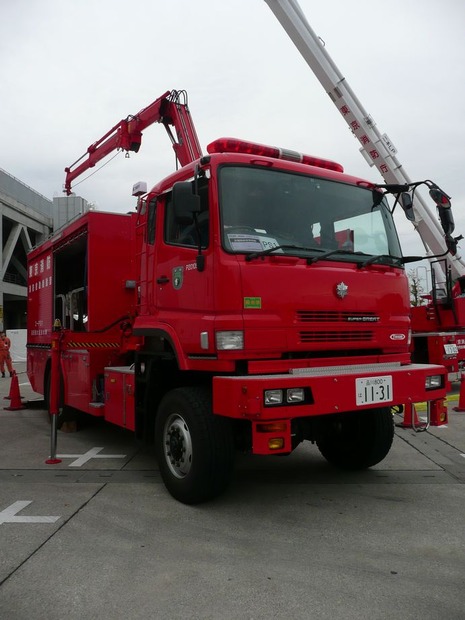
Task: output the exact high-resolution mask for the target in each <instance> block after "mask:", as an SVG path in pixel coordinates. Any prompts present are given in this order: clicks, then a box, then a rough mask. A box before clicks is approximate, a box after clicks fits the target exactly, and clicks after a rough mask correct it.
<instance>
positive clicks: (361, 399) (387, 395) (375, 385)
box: [355, 375, 393, 405]
mask: <svg viewBox="0 0 465 620" xmlns="http://www.w3.org/2000/svg"><path fill="white" fill-rule="evenodd" d="M355 397H356V403H357V405H371V404H373V403H389V402H392V400H393V393H392V377H391V376H390V375H386V376H385V377H368V378H366V379H355Z"/></svg>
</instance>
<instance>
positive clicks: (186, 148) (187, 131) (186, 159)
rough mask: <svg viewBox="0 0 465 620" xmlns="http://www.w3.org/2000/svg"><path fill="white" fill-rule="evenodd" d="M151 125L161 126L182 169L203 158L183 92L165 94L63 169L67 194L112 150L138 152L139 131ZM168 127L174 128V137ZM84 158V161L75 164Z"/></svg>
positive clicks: (114, 128) (115, 128)
mask: <svg viewBox="0 0 465 620" xmlns="http://www.w3.org/2000/svg"><path fill="white" fill-rule="evenodd" d="M153 123H161V124H162V125H164V127H165V129H166V131H167V133H168V136H169V138H170V140H171V143H172V145H173V149H174V152H175V154H176V158H177V160H178V161H179V163H180V164H181V166H185V165H186V164H189V163H191V162H193V161H195V160H196V159H199V158H200V157H202V150H201V148H200V143H199V139H198V137H197V133H196V130H195V127H194V124H193V121H192V118H191V115H190V112H189V108H188V106H187V94H186V91H177V90H172V91H171V92H170V91H167V92H166V93H164V94H163V95H162V96H161V97H159V98H158V99H156V100H155V101H154V102H153V103H151V104H150V105H149V106H147V107H146V108H144V109H143V110H141V111H140V112H138V113H137V114H136V115H135V116H128V117H127V118H125V119H123V120H121V121H120V122H119V123H117V124H116V125H115V126H114V127H112V128H111V129H110V130H109V131H108V132H107V133H106V134H105V135H104V136H102V137H101V138H100V140H97V142H94V143H93V144H91V145H90V146H89V148H88V149H87V152H86V153H85V154H84V155H82V157H80V158H79V159H78V160H77V161H75V162H74V164H71V166H70V167H69V168H65V172H66V180H65V190H64V191H65V192H66V194H67V195H68V196H69V195H70V193H71V183H72V182H73V181H74V179H76V178H77V177H78V176H80V175H81V174H82V173H83V172H85V171H86V170H88V169H89V168H92V167H94V166H95V164H96V163H97V162H99V161H100V160H102V159H103V158H104V157H106V156H107V155H109V154H110V153H111V152H112V151H115V150H117V149H121V150H124V151H126V152H129V151H134V152H135V153H137V152H138V151H139V148H140V145H141V142H142V132H143V131H144V129H146V128H147V127H148V126H149V125H152V124H153ZM171 126H172V127H174V129H175V132H176V136H175V135H174V134H173V132H172V130H171ZM85 157H87V158H86V159H85V160H84V161H83V162H82V163H81V164H79V165H77V164H78V163H79V162H80V161H81V160H82V159H83V158H85ZM75 166H76V167H75Z"/></svg>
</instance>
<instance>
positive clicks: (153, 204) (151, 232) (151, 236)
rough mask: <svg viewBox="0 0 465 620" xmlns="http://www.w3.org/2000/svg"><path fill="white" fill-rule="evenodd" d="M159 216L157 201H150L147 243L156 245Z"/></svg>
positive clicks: (154, 199)
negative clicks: (156, 226)
mask: <svg viewBox="0 0 465 620" xmlns="http://www.w3.org/2000/svg"><path fill="white" fill-rule="evenodd" d="M156 215H157V199H156V198H153V200H151V201H150V204H149V208H148V213H147V243H149V244H150V245H153V244H154V243H155V219H156Z"/></svg>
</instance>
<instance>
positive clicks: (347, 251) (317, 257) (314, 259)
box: [307, 249, 367, 265]
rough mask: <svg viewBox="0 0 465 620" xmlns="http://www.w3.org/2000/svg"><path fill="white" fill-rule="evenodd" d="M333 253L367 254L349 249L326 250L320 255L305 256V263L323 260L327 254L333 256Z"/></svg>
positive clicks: (309, 263) (310, 263)
mask: <svg viewBox="0 0 465 620" xmlns="http://www.w3.org/2000/svg"><path fill="white" fill-rule="evenodd" d="M333 254H350V256H367V254H366V253H365V252H352V251H351V250H341V249H338V250H328V252H324V254H320V256H313V257H312V258H307V265H312V264H313V263H316V262H317V261H319V260H324V259H325V258H328V257H329V256H333Z"/></svg>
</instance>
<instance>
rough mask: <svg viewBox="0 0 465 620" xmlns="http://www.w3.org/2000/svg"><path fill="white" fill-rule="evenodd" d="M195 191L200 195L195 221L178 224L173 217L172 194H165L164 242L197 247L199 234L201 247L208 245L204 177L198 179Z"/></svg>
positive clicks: (206, 197)
mask: <svg viewBox="0 0 465 620" xmlns="http://www.w3.org/2000/svg"><path fill="white" fill-rule="evenodd" d="M197 191H198V194H199V196H200V213H199V214H198V216H197V222H195V221H194V222H192V223H191V224H187V225H186V224H179V223H178V222H176V220H175V217H174V208H173V200H172V194H171V193H169V194H166V202H165V234H164V239H165V242H166V243H168V244H170V245H182V246H187V247H193V248H197V247H198V244H199V235H200V242H201V245H202V248H206V247H208V241H209V226H210V212H209V208H208V184H207V180H206V179H199V180H198V184H197Z"/></svg>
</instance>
